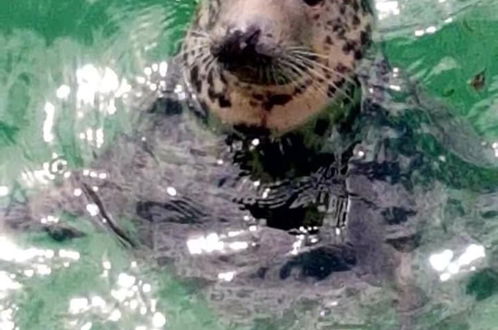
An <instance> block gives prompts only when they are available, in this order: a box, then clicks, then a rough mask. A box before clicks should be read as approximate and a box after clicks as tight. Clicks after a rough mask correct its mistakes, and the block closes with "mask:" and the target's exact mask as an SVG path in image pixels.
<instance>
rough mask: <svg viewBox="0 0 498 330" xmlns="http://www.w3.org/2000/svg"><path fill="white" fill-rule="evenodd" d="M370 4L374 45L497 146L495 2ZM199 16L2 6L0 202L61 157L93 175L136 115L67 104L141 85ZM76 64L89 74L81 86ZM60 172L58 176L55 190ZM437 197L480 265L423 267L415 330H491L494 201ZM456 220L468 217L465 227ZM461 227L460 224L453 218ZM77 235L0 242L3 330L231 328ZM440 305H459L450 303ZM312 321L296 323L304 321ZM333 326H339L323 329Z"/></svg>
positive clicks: (80, 4)
mask: <svg viewBox="0 0 498 330" xmlns="http://www.w3.org/2000/svg"><path fill="white" fill-rule="evenodd" d="M388 2H389V3H391V4H392V3H395V4H397V6H396V8H397V9H398V10H399V11H400V13H399V15H393V12H392V10H391V11H389V10H387V11H386V9H385V8H386V7H382V6H381V5H382V4H384V5H385V4H386V3H388ZM377 5H378V6H377V8H378V9H379V10H378V11H379V16H381V14H382V15H386V16H385V18H383V19H381V21H380V24H379V29H380V32H379V36H378V39H379V43H380V44H381V46H382V48H383V50H384V52H385V54H386V55H387V57H388V58H389V59H390V61H391V64H392V65H393V66H396V67H399V68H401V69H403V70H406V71H407V72H409V73H410V75H411V76H412V77H414V78H416V79H417V80H418V81H419V82H421V83H422V84H423V85H424V86H426V87H427V89H428V92H429V94H430V95H431V96H432V97H433V98H435V99H438V100H441V101H444V102H445V103H446V104H447V105H448V106H449V108H450V109H451V111H453V113H454V114H455V115H457V116H459V117H461V118H462V119H464V120H465V121H467V122H468V123H470V124H471V126H472V127H473V128H474V129H475V130H476V131H477V132H478V133H479V135H480V136H481V137H482V139H483V140H484V141H488V142H489V143H493V141H494V140H498V115H497V113H498V112H497V111H498V102H497V100H498V39H497V37H496V36H497V34H496V31H498V5H497V4H495V3H493V1H492V0H491V1H462V0H460V1H456V0H454V1H446V2H444V3H439V2H438V1H436V0H430V1H429V0H425V1H417V4H414V1H413V0H403V1H402V0H400V1H380V0H379V1H377ZM194 7H195V4H194V1H174V0H147V1H146V0H135V1H133V0H128V1H112V0H86V1H84V0H68V1H59V0H58V1H55V0H38V1H34V0H16V1H8V0H0V164H1V166H0V186H1V187H0V194H1V195H3V197H2V199H3V203H7V202H9V201H13V200H14V201H15V200H20V201H22V200H24V199H25V198H26V195H30V194H35V193H36V192H37V191H41V190H43V188H44V187H46V186H47V184H49V183H50V182H52V181H53V180H54V176H53V175H52V174H51V173H50V168H51V166H52V165H53V164H54V163H56V162H57V160H58V159H61V160H62V159H63V160H64V162H63V165H64V166H65V168H67V170H66V172H67V171H68V170H69V169H74V168H84V167H85V166H88V165H89V164H90V162H91V160H92V159H93V156H94V154H95V153H97V154H98V153H99V151H100V150H103V149H105V148H106V146H108V145H111V144H112V141H113V137H114V136H116V134H117V133H118V132H123V131H128V130H130V129H131V128H132V127H131V123H132V122H133V118H135V116H134V113H133V111H132V109H127V108H126V107H125V105H123V104H120V103H119V102H118V101H116V104H113V103H112V100H111V99H105V98H98V95H97V94H98V93H97V92H96V91H95V90H92V89H91V88H90V89H89V90H87V91H86V93H87V94H82V95H79V96H78V95H75V87H76V86H77V85H78V84H79V85H82V84H84V81H83V82H82V80H84V79H85V77H88V75H90V76H91V75H92V74H94V75H97V76H98V77H100V78H98V79H105V77H108V78H109V77H111V78H109V79H111V80H113V79H112V77H114V75H113V74H115V75H116V76H117V77H118V81H121V79H122V78H126V79H131V78H132V77H134V76H136V75H141V74H143V70H144V68H145V67H146V66H148V65H151V64H152V63H159V62H161V61H163V60H165V59H167V58H168V56H169V55H171V54H172V53H174V51H175V50H176V47H177V42H178V40H179V39H180V38H181V35H182V31H183V29H184V27H185V25H186V23H187V22H188V20H189V18H190V16H191V13H192V10H193V9H194ZM382 8H384V9H382ZM389 8H392V7H389ZM431 27H433V28H431ZM415 31H424V33H422V32H417V33H416V32H415ZM88 65H90V66H88ZM85 67H86V68H87V69H88V70H86V71H85V72H86V76H85V75H84V74H83V75H82V74H80V75H79V74H78V70H79V69H81V68H85ZM92 68H93V69H92ZM106 68H108V70H107V71H106ZM92 70H93V71H92ZM106 72H107V73H106ZM480 73H483V77H485V79H484V82H483V84H482V85H479V86H477V87H476V85H475V84H474V86H473V85H472V84H471V83H470V82H471V81H472V80H475V78H476V76H477V75H479V74H480ZM98 79H97V80H98ZM102 86H104V87H102V88H105V84H104V83H102ZM68 88H69V89H68ZM88 93H89V94H88ZM92 93H93V94H92ZM66 94H67V95H66ZM95 95H97V96H95ZM89 99H91V101H88V100H89ZM458 164H459V163H456V164H452V166H449V167H448V168H450V169H451V170H452V171H451V172H448V173H447V181H448V182H457V181H458V182H460V181H459V180H460V179H462V177H463V179H464V180H463V181H465V182H466V183H468V182H471V185H472V187H480V186H487V185H489V184H490V182H484V181H486V180H488V179H487V178H490V177H493V173H492V172H491V174H489V172H486V171H485V170H479V169H476V170H474V171H471V172H468V167H465V166H463V165H462V166H463V167H459V165H458ZM488 174H489V175H488ZM63 175H64V173H62V174H57V175H55V180H57V179H60V177H58V176H63ZM429 179H430V178H429ZM445 193H446V194H447V195H448V196H449V197H447V198H446V201H447V205H446V206H445V207H444V208H442V209H443V211H442V212H441V214H438V219H434V220H433V222H434V223H443V224H444V226H445V228H446V227H447V231H446V233H447V235H448V237H449V236H451V233H452V232H458V231H459V230H460V229H461V228H463V227H465V231H466V233H468V237H467V238H468V242H473V240H472V239H476V240H478V241H480V242H482V244H483V245H484V246H485V248H486V251H487V253H486V258H485V259H486V260H485V261H483V262H481V264H479V265H477V266H476V267H477V269H476V270H475V271H471V272H467V273H465V274H461V275H459V276H455V278H452V279H451V280H450V281H444V282H442V281H437V280H436V281H434V280H431V279H430V278H431V276H433V277H434V276H436V277H437V275H430V274H429V271H428V270H427V269H425V270H424V269H421V270H419V271H420V273H424V272H425V273H424V274H425V275H421V280H420V285H421V286H422V287H423V289H424V290H426V291H428V292H429V296H430V297H431V299H434V298H433V297H437V298H438V299H437V300H435V301H434V302H433V304H432V305H431V306H432V309H431V310H423V311H421V312H420V315H419V317H418V319H417V322H418V325H417V327H418V328H420V329H448V330H449V329H451V330H453V329H489V330H492V329H498V316H497V315H498V314H496V308H497V307H498V306H497V305H498V298H497V297H498V296H497V295H495V293H496V292H498V255H497V253H498V249H497V248H496V246H495V244H496V241H497V240H498V232H497V231H496V227H497V226H494V225H493V222H496V221H497V220H498V213H496V211H493V210H492V207H490V205H488V204H489V203H491V204H492V203H493V201H494V199H492V198H490V199H489V203H488V204H486V203H485V202H486V200H487V199H486V198H485V197H486V196H484V195H485V193H483V192H482V191H480V189H478V188H475V189H469V190H456V189H454V190H452V189H448V190H447V191H445ZM455 200H458V201H463V205H462V203H460V202H458V203H457V202H454V201H455ZM476 203H482V204H483V205H482V210H481V209H480V208H479V207H473V206H475V205H474V204H476ZM477 205H480V204H477ZM491 206H492V205H491ZM462 209H473V210H475V211H474V212H475V213H476V214H475V216H473V214H470V215H466V217H464V216H463V215H462V212H463V211H462ZM481 211H482V212H481ZM493 212H495V213H493ZM483 214H484V216H482V215H483ZM478 215H479V216H478ZM464 218H465V219H467V220H466V221H467V222H466V223H465V226H464V224H462V223H459V222H458V221H457V220H458V219H464ZM483 219H485V220H486V221H484V220H483ZM469 226H470V227H471V228H472V230H468V227H469ZM77 228H78V229H80V230H82V231H84V232H85V233H87V235H86V236H84V237H82V238H80V239H77V240H71V241H68V242H56V241H54V240H53V239H51V238H49V237H48V236H47V235H45V234H44V233H29V234H26V235H22V236H7V235H3V236H0V283H1V284H0V329H2V330H3V329H5V330H7V329H22V330H24V329H33V330H34V329H37V330H38V329H40V330H42V329H50V330H52V329H53V330H56V329H83V330H89V329H134V330H145V329H162V328H164V329H174V330H176V329H226V328H227V326H226V325H224V324H223V322H222V321H221V320H220V317H219V316H218V315H217V313H216V311H215V310H213V309H212V308H210V305H209V303H207V302H206V301H205V300H203V298H202V297H201V296H199V295H197V294H196V286H195V284H191V283H188V282H185V281H182V282H179V281H178V280H176V279H174V278H173V276H171V275H170V274H168V270H167V269H163V268H159V267H155V266H153V265H151V264H150V263H147V262H143V258H142V257H141V256H140V254H139V253H138V254H134V253H130V252H129V251H127V250H124V249H123V248H122V246H121V245H119V243H118V242H117V241H116V240H112V239H109V238H108V233H104V232H101V231H98V230H96V229H95V228H94V227H93V226H92V224H90V223H89V224H81V223H78V224H77ZM88 233H91V234H90V235H88ZM426 237H427V240H430V239H431V238H432V239H433V240H434V243H433V244H429V245H428V246H427V247H426V248H425V249H421V251H420V252H418V254H417V256H416V258H419V259H424V260H426V259H427V256H428V255H429V254H430V253H435V252H440V251H442V250H444V249H449V248H451V246H459V243H458V242H452V244H453V243H454V244H453V245H452V244H447V245H444V244H442V245H441V246H438V244H437V240H438V239H440V236H438V235H437V234H434V235H433V236H431V234H428V235H426ZM450 241H451V239H448V240H447V241H442V242H443V243H447V242H450ZM460 245H464V243H463V242H461V244H460ZM424 262H425V264H427V261H424ZM424 262H421V263H420V264H424ZM426 273H427V274H429V275H427V274H426ZM426 275H427V276H426ZM449 297H459V300H458V301H448V300H449V299H450V298H449ZM451 299H454V298H451ZM362 310H363V311H364V312H365V314H368V315H370V314H371V315H372V317H371V319H372V320H376V321H375V322H377V323H375V324H374V323H372V324H366V325H362V326H361V327H356V328H366V329H370V328H371V329H388V328H389V329H391V327H392V324H393V323H395V321H393V320H394V319H395V318H396V316H395V315H394V312H393V311H391V310H387V309H386V310H384V309H383V308H379V306H365V307H363V309H362ZM379 314H380V315H381V316H378V315H379ZM312 317H313V316H310V315H306V314H303V315H302V320H303V322H305V320H306V319H307V318H312ZM344 319H345V320H348V319H350V320H353V322H352V324H353V325H351V324H350V325H349V328H351V327H353V328H355V327H354V320H355V318H354V317H350V318H348V317H346V316H345V317H344ZM383 322H384V323H383ZM345 323H347V322H345ZM164 324H165V325H164ZM303 324H306V323H303ZM286 328H289V327H288V326H287V325H286V323H285V317H283V318H282V320H279V321H275V323H274V324H273V325H266V326H265V327H263V326H261V327H258V326H257V325H255V326H254V327H253V329H286ZM336 328H337V329H343V328H344V329H346V328H347V327H341V326H333V325H329V326H328V327H326V329H336Z"/></svg>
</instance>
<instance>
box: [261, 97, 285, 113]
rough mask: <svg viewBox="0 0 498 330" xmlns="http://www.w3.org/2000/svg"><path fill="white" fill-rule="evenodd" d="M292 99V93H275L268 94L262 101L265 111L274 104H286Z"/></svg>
mask: <svg viewBox="0 0 498 330" xmlns="http://www.w3.org/2000/svg"><path fill="white" fill-rule="evenodd" d="M290 100H292V95H288V94H277V95H270V96H269V97H268V98H267V100H266V101H265V102H264V103H263V108H264V109H265V110H266V111H270V110H271V109H273V107H274V106H278V105H280V106H282V105H286V104H287V103H288V102H290Z"/></svg>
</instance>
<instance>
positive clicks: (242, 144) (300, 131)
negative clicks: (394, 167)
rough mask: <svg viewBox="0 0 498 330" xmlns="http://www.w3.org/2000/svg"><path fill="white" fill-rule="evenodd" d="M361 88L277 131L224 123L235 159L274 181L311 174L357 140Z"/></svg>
mask: <svg viewBox="0 0 498 330" xmlns="http://www.w3.org/2000/svg"><path fill="white" fill-rule="evenodd" d="M360 102H361V92H360V89H359V88H356V89H352V90H351V94H349V95H348V97H347V98H346V97H344V98H343V99H342V100H340V102H334V103H333V104H330V105H329V107H327V108H326V110H324V111H322V112H321V113H320V114H318V115H317V116H315V118H314V119H312V120H310V121H309V122H308V123H307V124H305V125H302V126H301V127H300V128H297V129H294V130H293V131H290V132H286V133H283V134H278V132H277V133H276V132H275V131H272V130H269V129H267V128H262V127H257V126H252V127H251V126H245V125H238V126H233V127H231V128H227V127H226V125H225V126H223V127H224V130H225V134H226V136H227V139H226V141H227V144H229V145H230V146H231V147H232V148H233V150H234V161H235V162H236V163H238V164H239V166H240V167H241V168H242V169H244V170H245V171H246V173H247V174H248V175H250V176H251V177H252V178H253V179H254V180H261V181H266V182H268V181H274V180H276V179H277V180H278V179H284V178H294V177H299V176H306V175H310V174H312V173H313V172H316V171H317V170H319V169H320V168H322V167H324V166H329V165H330V164H332V163H336V162H335V160H336V159H337V157H341V156H342V154H343V153H344V152H347V150H349V149H350V148H351V147H352V145H354V143H355V138H356V134H355V133H356V131H357V128H356V125H355V124H356V122H357V120H356V119H357V117H358V114H359V112H360Z"/></svg>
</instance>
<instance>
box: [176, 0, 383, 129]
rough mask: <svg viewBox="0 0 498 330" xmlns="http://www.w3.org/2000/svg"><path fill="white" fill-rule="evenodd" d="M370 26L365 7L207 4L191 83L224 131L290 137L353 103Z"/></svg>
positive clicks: (185, 55) (191, 59) (338, 2)
mask: <svg viewBox="0 0 498 330" xmlns="http://www.w3.org/2000/svg"><path fill="white" fill-rule="evenodd" d="M372 22H373V15H372V12H371V10H370V8H369V6H368V4H367V2H366V1H363V0H286V1H282V0H251V1H247V0H210V1H203V2H202V3H201V4H200V7H199V9H198V12H197V15H196V18H195V20H194V21H193V23H192V26H191V28H190V29H189V31H188V33H187V36H186V39H185V42H184V44H183V47H182V60H183V61H184V74H185V78H186V80H187V81H188V82H189V85H190V88H191V90H192V91H193V93H194V94H195V95H196V97H197V98H198V101H199V103H200V105H201V106H202V107H203V108H204V109H205V110H207V111H209V112H211V113H213V114H215V115H216V117H217V118H219V119H220V120H221V122H222V123H225V124H229V125H244V126H253V127H260V128H266V129H269V130H272V131H274V132H280V133H281V132H286V131H289V130H292V129H294V128H296V127H299V126H300V125H302V124H303V123H306V122H307V121H309V119H310V118H313V117H314V116H316V115H317V114H318V113H320V112H321V111H322V110H323V109H325V108H327V106H328V105H330V104H331V103H334V101H338V100H339V99H342V98H350V96H349V95H348V89H347V86H350V85H354V84H355V81H354V80H355V79H354V72H355V68H356V67H357V66H358V63H359V61H360V60H361V59H362V58H363V56H364V54H365V50H366V49H367V46H368V45H369V43H370V39H371V38H370V36H371V31H372Z"/></svg>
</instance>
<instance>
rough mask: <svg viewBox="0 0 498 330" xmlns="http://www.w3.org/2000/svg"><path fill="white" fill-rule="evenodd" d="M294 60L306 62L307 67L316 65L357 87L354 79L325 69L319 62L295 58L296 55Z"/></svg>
mask: <svg viewBox="0 0 498 330" xmlns="http://www.w3.org/2000/svg"><path fill="white" fill-rule="evenodd" d="M295 58H298V59H299V60H302V61H304V62H307V63H309V65H311V66H314V65H316V66H318V67H319V68H321V69H322V70H324V71H327V72H328V73H331V74H334V75H336V76H338V77H340V78H343V79H345V80H346V81H348V82H349V83H350V84H353V85H355V86H357V85H358V83H357V82H356V81H355V80H354V79H352V78H351V77H349V76H348V75H345V74H344V73H342V72H339V71H337V70H336V69H332V68H329V67H327V66H326V65H323V64H322V63H320V62H317V61H313V60H310V59H309V58H306V57H301V56H297V55H296V56H295Z"/></svg>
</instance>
